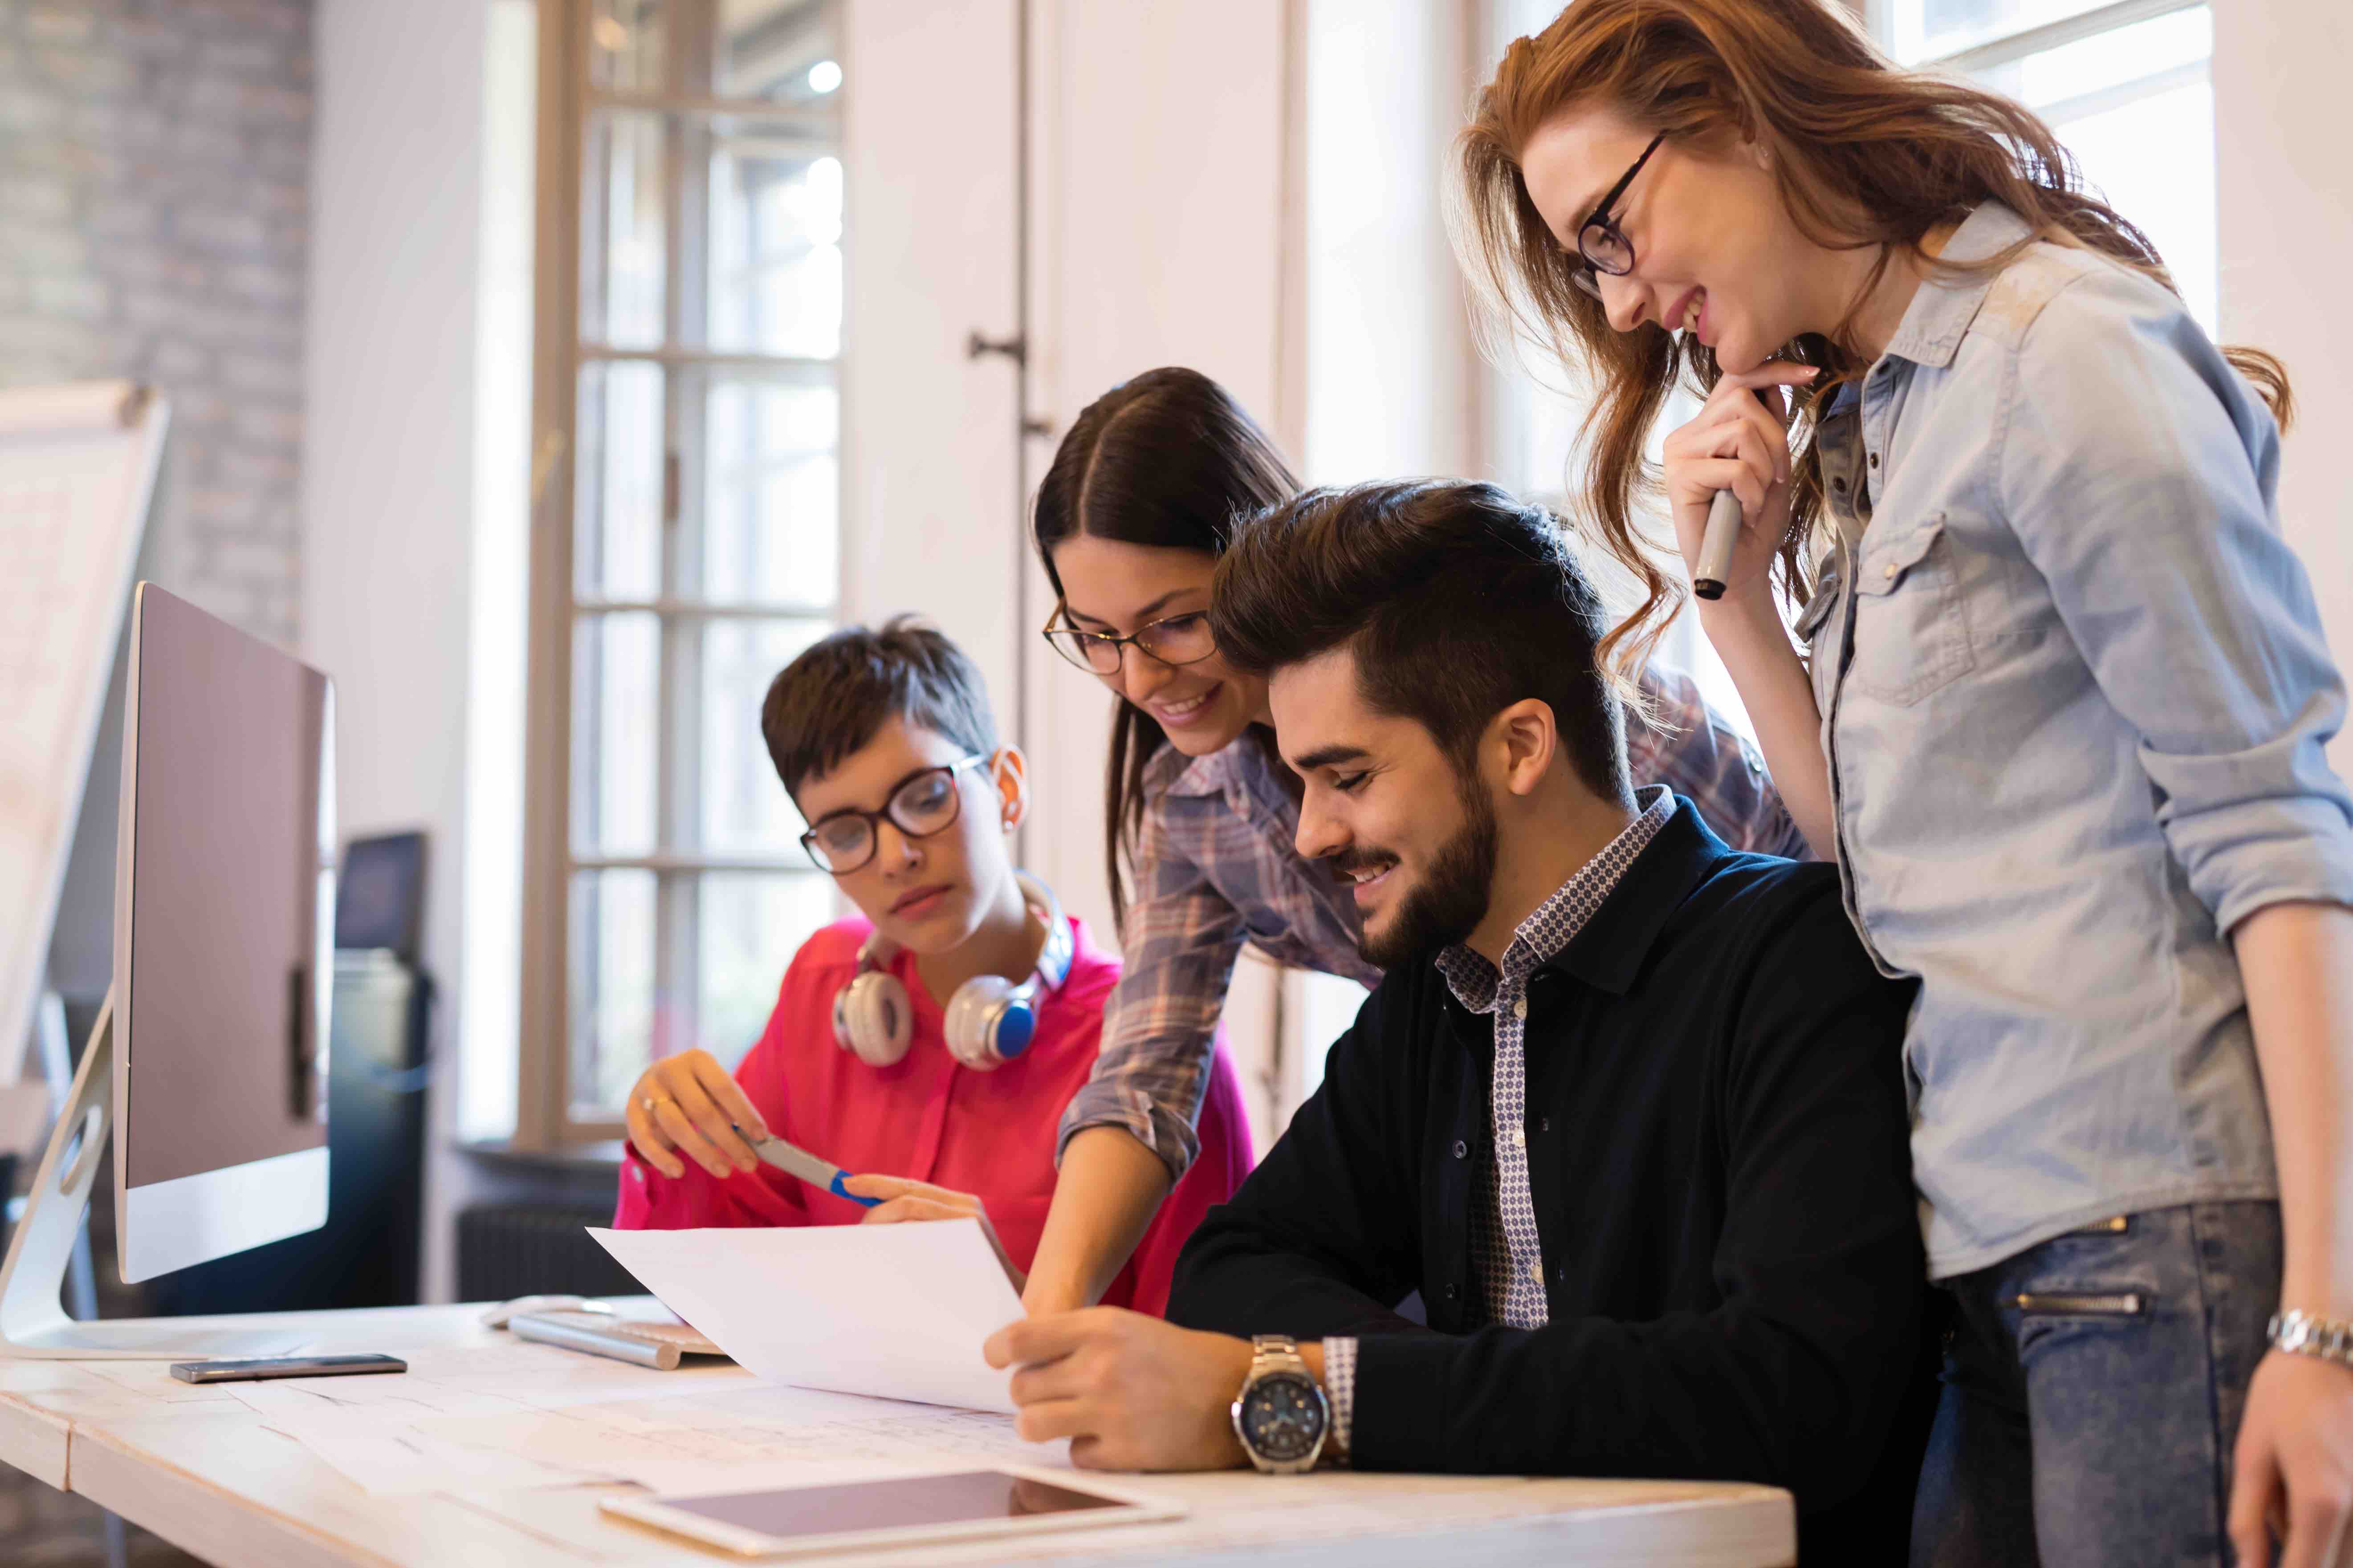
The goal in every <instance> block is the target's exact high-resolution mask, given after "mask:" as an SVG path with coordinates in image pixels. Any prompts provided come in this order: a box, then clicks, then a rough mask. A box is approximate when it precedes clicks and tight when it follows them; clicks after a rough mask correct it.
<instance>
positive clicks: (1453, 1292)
mask: <svg viewBox="0 0 2353 1568" xmlns="http://www.w3.org/2000/svg"><path fill="white" fill-rule="evenodd" d="M1461 1294H1462V1287H1461V1286H1460V1285H1449V1286H1448V1287H1447V1288H1446V1299H1447V1300H1450V1301H1451V1300H1454V1299H1455V1298H1456V1297H1457V1296H1460V1295H1461Z"/></svg>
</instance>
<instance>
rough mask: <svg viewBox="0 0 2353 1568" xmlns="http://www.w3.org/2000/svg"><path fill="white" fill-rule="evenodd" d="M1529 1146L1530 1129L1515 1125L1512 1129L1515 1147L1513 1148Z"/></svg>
mask: <svg viewBox="0 0 2353 1568" xmlns="http://www.w3.org/2000/svg"><path fill="white" fill-rule="evenodd" d="M1527 1146H1528V1130H1527V1129H1526V1128H1525V1127H1514V1128H1513V1129H1512V1147H1513V1148H1514V1149H1525V1148H1526V1147H1527Z"/></svg>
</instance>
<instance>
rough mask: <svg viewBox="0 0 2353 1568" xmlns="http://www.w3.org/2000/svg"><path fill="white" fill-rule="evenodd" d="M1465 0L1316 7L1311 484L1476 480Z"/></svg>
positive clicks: (1311, 21)
mask: <svg viewBox="0 0 2353 1568" xmlns="http://www.w3.org/2000/svg"><path fill="white" fill-rule="evenodd" d="M1469 9H1471V7H1468V6H1465V5H1461V3H1460V0H1308V5H1307V35H1306V43H1307V103H1306V108H1307V136H1306V141H1307V147H1306V153H1307V181H1306V185H1307V189H1306V209H1307V210H1306V219H1307V222H1306V272H1307V277H1306V309H1307V377H1306V385H1307V399H1306V401H1307V408H1306V429H1307V437H1306V443H1305V449H1304V450H1303V452H1302V453H1301V454H1300V460H1301V462H1302V463H1303V468H1304V477H1305V478H1306V479H1308V480H1309V481H1310V482H1311V483H1316V484H1327V483H1328V484H1348V483H1353V482H1355V481H1357V480H1361V479H1379V478H1385V477H1389V476H1394V475H1405V474H1468V473H1473V472H1475V471H1476V470H1477V468H1478V458H1477V455H1476V443H1475V432H1476V418H1477V414H1478V409H1477V405H1476V389H1477V387H1478V385H1479V383H1480V381H1481V379H1482V374H1481V367H1480V364H1479V363H1478V359H1477V356H1476V353H1475V351H1474V349H1473V346H1472V341H1471V334H1470V330H1469V323H1468V318H1467V314H1466V311H1465V309H1464V294H1463V289H1462V283H1461V273H1460V271H1459V269H1458V268H1456V267H1455V264H1454V256H1453V251H1452V249H1451V247H1450V246H1449V245H1448V243H1447V238H1446V228H1445V221H1444V214H1443V195H1444V191H1445V184H1444V182H1445V181H1446V179H1447V177H1448V172H1449V169H1450V168H1451V163H1452V157H1451V153H1452V142H1453V138H1454V133H1455V132H1457V131H1458V130H1460V129H1461V124H1462V109H1463V104H1464V103H1465V101H1466V100H1467V94H1468V87H1469V60H1468V55H1469V51H1470V43H1471V39H1470V27H1469V25H1468V24H1467V22H1466V20H1465V16H1464V13H1465V12H1466V11H1467V10H1469Z"/></svg>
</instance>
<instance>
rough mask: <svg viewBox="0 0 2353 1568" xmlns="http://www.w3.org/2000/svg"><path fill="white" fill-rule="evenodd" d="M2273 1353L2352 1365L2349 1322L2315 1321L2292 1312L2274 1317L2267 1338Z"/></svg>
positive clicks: (2352, 1325)
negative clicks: (2310, 1357)
mask: <svg viewBox="0 0 2353 1568" xmlns="http://www.w3.org/2000/svg"><path fill="white" fill-rule="evenodd" d="M2267 1337H2268V1338H2269V1339H2270V1340H2271V1342H2272V1346H2273V1348H2274V1349H2275V1350H2283V1351H2285V1352H2288V1354H2290V1355H2308V1356H2317V1357H2319V1358H2320V1359H2321V1360H2322V1361H2333V1362H2335V1363H2337V1364H2338V1365H2340V1366H2353V1323H2340V1322H2337V1321H2332V1320H2330V1319H2327V1318H2316V1317H2313V1316H2312V1315H2311V1314H2309V1313H2306V1312H2299V1311H2296V1310H2293V1309H2291V1310H2287V1311H2284V1312H2281V1313H2278V1314H2276V1315H2274V1317H2273V1319H2272V1321H2271V1329H2270V1331H2269V1334H2268V1336H2267Z"/></svg>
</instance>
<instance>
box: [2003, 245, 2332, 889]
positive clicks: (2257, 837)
mask: <svg viewBox="0 0 2353 1568" xmlns="http://www.w3.org/2000/svg"><path fill="white" fill-rule="evenodd" d="M2072 288H2073V289H2082V290H2087V291H2089V292H2090V293H2091V295H2092V298H2091V299H2089V300H2081V301H2078V303H2080V304H2083V305H2085V306H2088V307H2089V308H2084V309H2072V310H2044V311H2043V312H2042V314H2041V316H2040V317H2038V319H2037V320H2036V321H2035V322H2034V324H2033V326H2032V327H2031V328H2030V329H2029V331H2028V332H2027V335H2026V337H2025V339H2024V341H2023V343H2022V345H2021V353H2020V355H2019V360H2018V369H2017V375H2018V383H2017V385H2016V387H2015V388H2014V390H2013V392H2012V395H2011V396H2010V399H2009V400H2008V410H2007V414H2006V416H2005V417H2004V419H2003V421H2002V426H2001V435H2000V440H2001V442H2002V447H2001V450H2000V466H1999V468H1998V473H1999V476H2000V479H1999V483H2000V492H2001V493H2000V500H2001V503H2002V506H2003V510H2004V511H2005V513H2006V515H2007V516H2008V517H2009V519H2010V525H2011V527H2012V528H2013V529H2014V530H2015V531H2016V532H2017V535H2018V537H2019V539H2020V541H2021V543H2022V545H2023V546H2024V549H2025V551H2026V553H2027V556H2028V558H2029V559H2030V560H2031V562H2032V563H2033V564H2034V566H2035V567H2036V569H2037V570H2038V571H2040V572H2041V573H2042V575H2043V577H2044V578H2045V580H2046V581H2047V582H2048V583H2049V584H2050V589H2051V594H2052V599H2053V601H2054V602H2055V604H2056V605H2057V606H2058V610H2059V614H2060V616H2061V617H2062V619H2063V621H2064V623H2065V624H2066V626H2067V629H2068V631H2069V632H2070V634H2072V636H2073V638H2074V640H2075V643H2076V645H2077V647H2079V648H2080V649H2081V650H2082V652H2083V655H2084V659H2085V661H2086V662H2087V663H2088V664H2089V666H2090V668H2091V670H2092V673H2093V678H2094V679H2095V680H2096V681H2097V682H2098V683H2099V686H2100V689H2101V691H2102V693H2103V694H2104V695H2105V697H2106V698H2107V700H2108V701H2109V702H2110V703H2111V704H2112V705H2113V706H2114V707H2115V709H2116V711H2117V712H2118V713H2119V714H2120V715H2122V716H2123V717H2124V719H2125V720H2126V722H2127V723H2129V724H2131V725H2132V726H2133V727H2134V729H2135V730H2136V731H2137V734H2138V737H2139V741H2138V750H2139V757H2140V763H2141V766H2142V768H2143V770H2144V771H2145V772H2146V773H2147V776H2148V780H2149V784H2150V785H2151V786H2152V788H2153V789H2154V791H2155V795H2156V799H2157V802H2158V808H2157V809H2158V823H2159V825H2160V826H2161V827H2162V829H2163V831H2164V833H2165V836H2166V839H2167V842H2168V845H2169V847H2171V849H2172V852H2173V855H2174V857H2175V858H2177V859H2178V860H2179V862H2180V863H2181V865H2182V867H2183V868H2184V869H2185V871H2186V873H2187V875H2188V878H2189V886H2190V888H2191V889H2192V890H2193V891H2194V892H2195V893H2196V895H2197V897H2198V899H2199V900H2200V901H2201V902H2202V903H2204V904H2205V906H2206V907H2207V909H2208V910H2211V911H2212V914H2213V917H2214V921H2215V925H2216V927H2217V929H2218V930H2221V931H2229V930H2231V928H2232V927H2233V926H2235V925H2236V924H2237V923H2238V922H2239V921H2242V920H2244V919H2245V918H2246V917H2247V916H2248V915H2250V914H2253V913H2254V912H2255V911H2256V910H2260V909H2263V907H2265V906H2266V905H2270V904H2274V903H2280V902H2284V901H2286V900H2326V901H2330V902H2337V903H2353V798H2348V795H2347V792H2346V789H2345V785H2344V784H2343V782H2342V781H2341V780H2339V779H2338V778H2337V775H2336V773H2334V771H2333V770H2331V768H2330V767H2329V765H2328V761H2327V755H2326V753H2325V748H2326V746H2327V742H2328V740H2329V738H2330V737H2331V736H2333V735H2334V734H2335V733H2336V732H2337V729H2338V728H2339V727H2340V726H2341V725H2342V724H2343V722H2344V718H2345V687H2344V682H2343V679H2341V677H2340V676H2339V675H2338V673H2337V667H2336V665H2335V664H2334V663H2333V662H2332V660H2331V659H2330V658H2329V654H2328V648H2327V643H2326V642H2325V641H2324V639H2323V637H2322V635H2321V628H2320V616H2319V612H2318V610H2317V608H2316V605H2315V603H2314V600H2313V595H2312V584H2311V582H2310V580H2309V578H2308V577H2307V576H2306V573H2305V569H2304V565H2303V563H2301V562H2300V561H2298V560H2297V559H2296V556H2295V552H2294V551H2292V550H2291V549H2290V548H2289V547H2288V544H2287V542H2286V541H2285V540H2284V538H2282V537H2281V535H2280V531H2279V529H2278V527H2277V524H2276V521H2275V520H2274V517H2273V515H2272V510H2271V507H2270V504H2269V501H2268V498H2269V496H2270V494H2271V493H2272V489H2273V480H2274V476H2275V474H2276V470H2277V467H2278V461H2279V438H2278V432H2277V430H2276V428H2275V427H2274V425H2273V423H2272V420H2271V417H2270V416H2269V414H2268V413H2267V412H2266V411H2265V410H2264V409H2263V405H2261V403H2260V402H2259V401H2258V400H2257V399H2256V398H2255V397H2254V396H2253V393H2252V392H2251V391H2250V389H2249V388H2248V387H2247V385H2246V384H2245V383H2244V382H2242V381H2241V380H2240V379H2239V378H2238V376H2237V374H2235V373H2234V372H2233V371H2232V370H2231V368H2230V366H2229V364H2228V363H2227V362H2226V361H2224V360H2223V359H2222V357H2221V354H2220V353H2218V352H2217V351H2216V350H2215V348H2214V346H2213V345H2212V344H2211V342H2208V341H2207V340H2206V338H2205V336H2204V334H2203V333H2202V332H2200V331H2199V330H2198V328H2197V327H2196V326H2195V324H2194V323H2192V322H2191V321H2190V320H2189V317H2188V316H2187V315H2186V314H2184V313H2182V312H2180V311H2179V310H2168V309H2166V308H2164V307H2162V306H2160V305H2158V304H2156V303H2153V302H2151V301H2149V300H2147V297H2146V295H2145V293H2143V292H2142V291H2140V290H2139V289H2137V286H2136V284H2135V283H2134V281H2133V280H2131V279H2125V278H2122V277H2120V276H2116V275H2112V274H2110V273H2109V272H2108V271H2107V270H2106V269H2105V268H2104V269H2100V270H2096V271H2093V272H2091V273H2088V274H2087V275H2086V276H2084V278H2082V279H2078V280H2077V281H2076V282H2075V283H2074V284H2073V285H2072ZM2120 384H2121V385H2128V386H2133V387H2136V388H2138V389H2140V392H2141V395H2139V396H2137V397H2135V398H2132V399H2131V400H2129V405H2128V408H2129V412H2128V413H2127V412H2126V405H2122V404H2120V403H2119V400H2118V399H2117V398H2116V387H2117V386H2118V385H2120Z"/></svg>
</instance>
